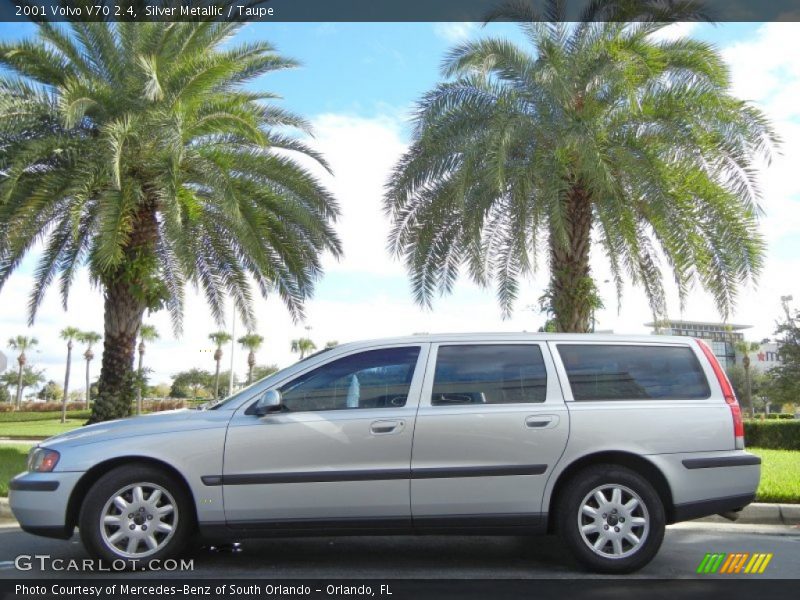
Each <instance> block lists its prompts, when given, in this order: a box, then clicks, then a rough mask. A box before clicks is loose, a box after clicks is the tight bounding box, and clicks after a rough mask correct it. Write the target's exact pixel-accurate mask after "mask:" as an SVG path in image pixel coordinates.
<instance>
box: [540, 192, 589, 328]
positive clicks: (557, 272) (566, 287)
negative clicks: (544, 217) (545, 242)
mask: <svg viewBox="0 0 800 600" xmlns="http://www.w3.org/2000/svg"><path fill="white" fill-rule="evenodd" d="M566 208H567V211H566V224H565V225H566V239H561V238H559V236H557V235H555V234H554V233H553V232H551V233H550V293H551V302H552V306H551V309H552V311H553V314H554V319H555V323H556V329H557V331H563V332H574V333H585V332H587V331H589V327H590V321H591V315H592V307H593V305H594V300H593V296H594V283H593V281H592V278H591V275H590V268H589V249H590V246H591V236H592V203H591V198H590V197H589V193H588V192H587V191H586V189H585V188H584V187H583V186H582V185H580V184H576V185H574V186H573V187H572V189H571V190H570V191H569V192H568V194H567V207H566Z"/></svg>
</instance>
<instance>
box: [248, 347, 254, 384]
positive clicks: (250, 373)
mask: <svg viewBox="0 0 800 600" xmlns="http://www.w3.org/2000/svg"><path fill="white" fill-rule="evenodd" d="M255 366H256V355H255V354H253V352H252V350H251V351H250V354H248V355H247V385H250V384H251V383H253V367H255Z"/></svg>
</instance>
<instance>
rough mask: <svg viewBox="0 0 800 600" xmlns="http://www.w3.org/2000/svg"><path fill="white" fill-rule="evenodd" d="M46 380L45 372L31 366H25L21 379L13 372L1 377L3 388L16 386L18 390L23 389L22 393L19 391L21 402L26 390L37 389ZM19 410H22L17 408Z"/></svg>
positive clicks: (0, 382) (0, 381) (0, 383)
mask: <svg viewBox="0 0 800 600" xmlns="http://www.w3.org/2000/svg"><path fill="white" fill-rule="evenodd" d="M44 380H45V376H44V370H43V369H35V368H34V367H32V366H31V365H25V367H24V368H23V369H22V377H20V376H19V375H18V374H17V373H12V372H11V371H8V372H6V373H3V374H2V375H0V385H1V386H4V387H11V386H12V385H14V386H17V389H18V390H19V388H22V389H21V391H18V393H19V397H20V402H21V400H22V398H23V396H24V394H25V388H28V387H36V386H38V385H39V384H40V383H42V382H43V381H44ZM17 408H20V406H17Z"/></svg>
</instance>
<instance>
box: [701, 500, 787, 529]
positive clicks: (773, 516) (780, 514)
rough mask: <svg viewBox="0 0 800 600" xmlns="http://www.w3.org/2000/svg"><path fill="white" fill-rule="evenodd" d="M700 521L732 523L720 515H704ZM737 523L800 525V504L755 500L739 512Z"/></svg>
mask: <svg viewBox="0 0 800 600" xmlns="http://www.w3.org/2000/svg"><path fill="white" fill-rule="evenodd" d="M698 521H709V522H713V523H730V521H728V520H727V519H724V518H722V517H718V516H716V515H714V516H712V517H704V518H702V519H698ZM736 523H746V524H753V525H800V504H771V503H770V504H767V503H765V502H754V503H753V504H750V505H749V506H746V507H745V508H744V510H743V511H742V512H740V513H739V519H738V520H737V521H736Z"/></svg>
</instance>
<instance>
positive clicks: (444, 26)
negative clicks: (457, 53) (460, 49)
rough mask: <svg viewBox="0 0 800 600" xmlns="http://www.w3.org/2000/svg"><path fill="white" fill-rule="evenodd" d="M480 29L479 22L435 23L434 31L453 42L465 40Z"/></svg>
mask: <svg viewBox="0 0 800 600" xmlns="http://www.w3.org/2000/svg"><path fill="white" fill-rule="evenodd" d="M476 31H478V24H477V23H435V24H434V25H433V32H434V33H435V34H436V35H437V36H439V37H440V38H442V39H443V40H445V41H447V42H450V43H451V44H457V43H460V42H463V41H465V40H466V39H468V38H469V37H471V36H472V35H473V34H474V33H475V32H476Z"/></svg>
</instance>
